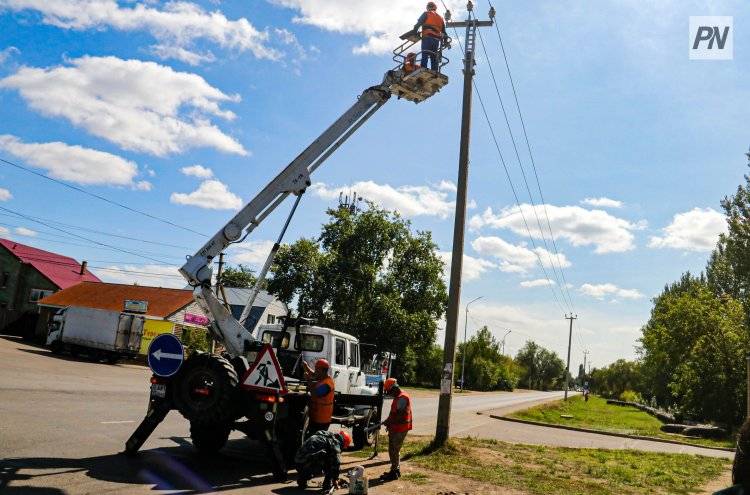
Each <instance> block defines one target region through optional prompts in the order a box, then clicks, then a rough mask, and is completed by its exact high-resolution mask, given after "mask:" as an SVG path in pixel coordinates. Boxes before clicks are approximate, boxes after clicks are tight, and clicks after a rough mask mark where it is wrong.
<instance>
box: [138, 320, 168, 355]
mask: <svg viewBox="0 0 750 495" xmlns="http://www.w3.org/2000/svg"><path fill="white" fill-rule="evenodd" d="M173 331H174V323H172V322H171V321H164V320H149V319H146V322H145V323H144V324H143V337H142V338H141V350H140V353H141V354H146V353H147V352H148V346H150V345H151V341H152V340H154V338H155V337H156V336H157V335H161V334H163V333H173Z"/></svg>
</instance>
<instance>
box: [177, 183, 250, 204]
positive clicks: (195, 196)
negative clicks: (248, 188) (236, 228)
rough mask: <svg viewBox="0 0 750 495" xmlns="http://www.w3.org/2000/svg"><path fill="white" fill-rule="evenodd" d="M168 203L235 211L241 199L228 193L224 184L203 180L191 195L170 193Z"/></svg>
mask: <svg viewBox="0 0 750 495" xmlns="http://www.w3.org/2000/svg"><path fill="white" fill-rule="evenodd" d="M169 201H171V202H172V203H176V204H178V205H191V206H197V207H198V208H206V209H210V210H236V209H238V208H239V207H240V206H242V199H240V197H239V196H237V195H236V194H234V193H232V192H231V191H229V188H227V186H226V184H224V183H223V182H221V181H218V180H215V179H211V180H204V181H203V182H201V185H200V186H198V189H196V190H195V191H193V192H191V193H176V192H175V193H172V195H171V196H170V197H169Z"/></svg>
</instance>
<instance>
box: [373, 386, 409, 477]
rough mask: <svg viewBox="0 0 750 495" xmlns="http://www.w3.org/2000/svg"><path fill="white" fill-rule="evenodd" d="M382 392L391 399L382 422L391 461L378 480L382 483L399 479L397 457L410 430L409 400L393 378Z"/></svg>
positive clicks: (399, 472) (399, 468)
mask: <svg viewBox="0 0 750 495" xmlns="http://www.w3.org/2000/svg"><path fill="white" fill-rule="evenodd" d="M383 391H384V392H385V393H386V394H388V395H389V396H390V397H393V402H391V413H390V414H389V415H388V418H387V419H386V420H385V421H383V425H384V426H385V427H386V428H387V429H388V457H389V458H390V460H391V470H390V471H388V472H387V473H383V475H382V476H381V477H380V478H381V479H382V480H383V481H391V480H397V479H399V478H400V477H401V467H400V459H399V456H400V455H401V447H402V446H403V445H404V440H406V434H407V433H408V432H409V430H411V423H412V420H411V398H409V396H408V395H407V394H406V392H404V391H403V390H401V388H400V387H399V386H398V382H396V379H395V378H389V379H387V380H386V381H385V383H384V384H383Z"/></svg>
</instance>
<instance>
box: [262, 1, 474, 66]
mask: <svg viewBox="0 0 750 495" xmlns="http://www.w3.org/2000/svg"><path fill="white" fill-rule="evenodd" d="M271 1H272V2H273V3H276V4H278V5H282V6H284V7H288V8H291V9H295V10H296V11H297V12H299V15H298V16H297V17H295V19H294V21H295V22H297V23H301V24H308V25H311V26H316V27H318V28H321V29H324V30H326V31H332V32H336V33H343V34H359V35H363V36H365V38H366V41H365V42H364V43H362V44H360V45H358V46H355V47H354V48H353V50H352V51H353V52H354V53H357V54H371V53H372V54H385V53H389V52H390V51H391V50H393V48H394V47H396V46H398V45H399V44H401V41H399V39H398V36H399V35H401V34H402V33H404V32H406V31H408V30H410V29H411V28H412V27H414V24H416V22H417V19H418V18H419V16H420V15H421V13H422V12H424V7H425V2H424V1H423V0H392V1H390V2H388V3H387V5H384V4H383V3H381V2H377V1H375V2H372V1H371V2H356V4H354V5H353V4H352V2H351V0H271ZM445 3H446V5H447V6H448V7H449V8H450V9H451V11H452V12H453V14H454V16H456V17H460V16H461V14H462V12H463V11H464V9H465V5H466V2H464V1H463V0H446V1H445ZM440 13H441V14H442V5H441V9H440Z"/></svg>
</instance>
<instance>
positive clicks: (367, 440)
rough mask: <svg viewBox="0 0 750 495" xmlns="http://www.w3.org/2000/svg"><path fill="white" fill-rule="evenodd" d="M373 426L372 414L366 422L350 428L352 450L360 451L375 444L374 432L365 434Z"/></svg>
mask: <svg viewBox="0 0 750 495" xmlns="http://www.w3.org/2000/svg"><path fill="white" fill-rule="evenodd" d="M374 424H375V419H374V418H373V417H372V413H370V415H369V416H368V417H367V421H363V422H362V423H361V424H357V425H354V427H353V428H352V444H353V445H354V450H362V449H363V448H365V447H368V446H370V445H372V444H373V443H375V431H371V432H370V433H368V432H366V431H365V429H367V428H368V427H370V426H373V425H374Z"/></svg>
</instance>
